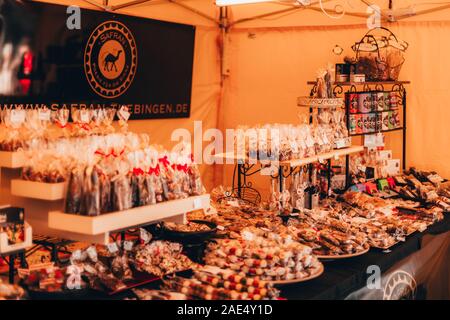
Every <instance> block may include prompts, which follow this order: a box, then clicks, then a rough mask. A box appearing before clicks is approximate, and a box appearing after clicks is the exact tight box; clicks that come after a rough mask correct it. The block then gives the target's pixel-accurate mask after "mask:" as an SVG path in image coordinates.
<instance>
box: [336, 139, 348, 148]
mask: <svg viewBox="0 0 450 320" xmlns="http://www.w3.org/2000/svg"><path fill="white" fill-rule="evenodd" d="M346 146H347V144H346V143H345V139H338V140H336V148H338V149H342V148H345V147H346Z"/></svg>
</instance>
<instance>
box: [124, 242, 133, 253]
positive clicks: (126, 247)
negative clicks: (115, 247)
mask: <svg viewBox="0 0 450 320" xmlns="http://www.w3.org/2000/svg"><path fill="white" fill-rule="evenodd" d="M123 249H124V250H125V251H131V250H133V241H124V242H123Z"/></svg>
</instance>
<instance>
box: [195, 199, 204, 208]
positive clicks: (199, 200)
mask: <svg viewBox="0 0 450 320" xmlns="http://www.w3.org/2000/svg"><path fill="white" fill-rule="evenodd" d="M201 208H202V199H200V198H197V199H194V209H195V210H197V209H201Z"/></svg>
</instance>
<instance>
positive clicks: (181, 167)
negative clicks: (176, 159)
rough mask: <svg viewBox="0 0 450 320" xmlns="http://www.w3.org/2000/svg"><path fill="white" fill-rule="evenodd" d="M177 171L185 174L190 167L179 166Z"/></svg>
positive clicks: (185, 165)
mask: <svg viewBox="0 0 450 320" xmlns="http://www.w3.org/2000/svg"><path fill="white" fill-rule="evenodd" d="M177 170H178V171H183V172H187V171H188V165H187V164H183V165H181V164H178V165H177Z"/></svg>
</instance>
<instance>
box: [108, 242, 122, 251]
mask: <svg viewBox="0 0 450 320" xmlns="http://www.w3.org/2000/svg"><path fill="white" fill-rule="evenodd" d="M107 247H108V251H109V252H110V253H116V252H117V251H119V247H118V246H117V243H115V242H112V243H108V244H107Z"/></svg>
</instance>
